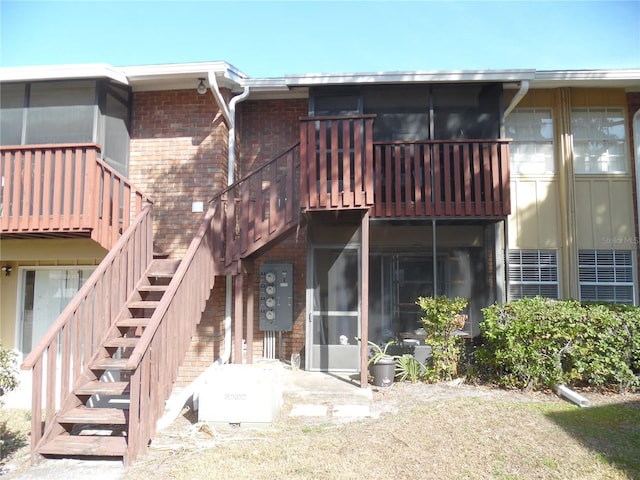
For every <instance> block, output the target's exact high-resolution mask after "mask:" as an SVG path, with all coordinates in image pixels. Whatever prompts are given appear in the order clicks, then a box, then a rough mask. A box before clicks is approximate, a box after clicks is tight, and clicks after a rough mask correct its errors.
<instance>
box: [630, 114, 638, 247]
mask: <svg viewBox="0 0 640 480" xmlns="http://www.w3.org/2000/svg"><path fill="white" fill-rule="evenodd" d="M631 123H632V125H631V128H632V129H633V145H631V148H633V149H634V161H635V170H636V197H637V198H636V214H637V215H639V216H640V110H638V111H637V112H636V113H635V114H634V115H633V120H632V122H631ZM637 228H640V226H637ZM636 235H640V232H638V231H636Z"/></svg>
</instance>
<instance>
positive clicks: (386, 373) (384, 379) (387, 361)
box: [369, 357, 396, 387]
mask: <svg viewBox="0 0 640 480" xmlns="http://www.w3.org/2000/svg"><path fill="white" fill-rule="evenodd" d="M369 372H370V373H371V376H372V377H373V384H374V385H375V386H376V387H390V386H391V385H393V379H394V377H395V376H396V359H395V358H390V357H384V358H381V359H379V360H378V361H376V362H375V363H372V364H371V365H370V366H369Z"/></svg>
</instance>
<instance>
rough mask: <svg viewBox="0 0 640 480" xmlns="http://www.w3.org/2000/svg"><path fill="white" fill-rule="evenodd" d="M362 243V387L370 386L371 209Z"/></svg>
mask: <svg viewBox="0 0 640 480" xmlns="http://www.w3.org/2000/svg"><path fill="white" fill-rule="evenodd" d="M361 235H362V240H361V245H360V251H361V253H360V256H361V259H360V277H361V279H360V285H361V287H360V289H361V294H360V296H361V302H360V303H361V305H362V306H361V312H360V316H361V320H360V330H361V332H360V338H361V339H362V342H361V343H360V387H361V388H367V387H368V386H369V376H368V368H367V367H368V353H369V211H368V210H365V212H364V215H363V216H362V226H361Z"/></svg>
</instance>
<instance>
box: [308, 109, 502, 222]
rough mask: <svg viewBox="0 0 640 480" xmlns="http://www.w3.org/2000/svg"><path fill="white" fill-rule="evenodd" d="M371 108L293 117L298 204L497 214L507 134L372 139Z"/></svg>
mask: <svg viewBox="0 0 640 480" xmlns="http://www.w3.org/2000/svg"><path fill="white" fill-rule="evenodd" d="M374 118H375V116H374V115H360V116H342V117H305V118H302V119H300V157H301V166H300V172H301V173H300V181H301V188H300V190H301V192H300V195H301V206H302V208H304V209H306V210H340V209H349V208H369V209H370V210H369V211H370V214H371V216H372V217H451V218H454V217H476V218H477V217H489V218H494V217H504V216H506V215H509V214H510V213H511V200H510V190H509V189H510V185H509V149H508V145H509V140H504V139H482V140H431V141H420V142H379V141H375V140H374V139H373V122H374Z"/></svg>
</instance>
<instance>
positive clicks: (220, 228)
mask: <svg viewBox="0 0 640 480" xmlns="http://www.w3.org/2000/svg"><path fill="white" fill-rule="evenodd" d="M299 186H300V146H299V144H296V145H294V146H293V147H291V148H289V149H288V150H286V151H284V152H283V153H281V154H280V155H278V156H277V157H275V158H274V159H272V160H270V161H268V162H266V163H265V164H264V165H262V166H261V167H259V168H258V169H256V170H255V171H253V172H252V173H251V174H249V175H247V176H246V177H245V178H243V179H241V180H239V181H238V182H236V183H235V184H233V185H231V186H229V187H228V188H226V189H225V190H223V191H222V192H220V193H219V194H217V195H216V196H215V197H214V198H213V199H212V200H211V201H210V202H209V203H210V207H209V209H208V211H207V212H206V213H205V215H204V218H203V219H202V222H201V224H200V227H199V228H198V230H197V232H196V234H195V236H194V238H193V240H192V241H191V244H190V246H189V248H188V249H187V251H186V253H185V256H184V257H183V258H182V260H181V261H180V260H169V259H153V255H152V252H153V227H152V225H153V223H152V216H151V212H152V205H151V204H147V205H146V206H145V207H144V208H143V209H142V211H141V212H140V214H139V215H138V216H137V217H136V219H135V220H134V222H133V224H132V226H131V227H130V228H129V229H127V230H126V231H125V232H124V233H123V234H122V236H121V237H120V239H119V240H118V241H117V243H116V245H115V246H114V247H113V248H112V249H111V250H110V251H109V253H108V254H107V256H106V257H105V258H104V260H103V261H102V262H101V263H100V265H99V266H98V267H97V268H96V270H95V271H94V273H93V274H92V275H91V277H90V278H89V279H87V281H86V282H85V284H84V285H83V287H82V288H81V289H80V291H79V292H78V294H77V295H76V296H75V297H74V298H73V299H72V300H71V301H70V302H69V304H68V305H67V307H66V308H65V310H64V311H63V312H62V313H61V314H60V316H59V317H58V319H56V321H55V322H54V324H53V325H52V326H51V328H50V329H49V331H48V332H47V333H46V334H45V335H44V337H43V338H42V339H41V341H40V342H39V343H38V345H36V347H34V349H33V350H32V352H31V353H30V354H29V355H28V356H27V358H26V359H25V360H24V362H23V364H22V368H23V369H25V370H31V371H32V378H33V386H32V421H31V458H32V461H33V462H36V461H37V460H38V459H39V458H40V457H41V456H53V457H79V456H80V457H82V456H91V457H119V458H122V459H123V461H124V463H125V465H128V464H131V463H132V462H133V461H134V460H135V458H136V457H137V456H138V455H139V454H140V453H143V452H144V451H146V448H147V446H148V444H149V442H150V440H151V438H153V436H154V435H155V431H156V423H157V421H158V419H159V418H160V417H161V416H162V414H163V412H164V406H165V402H166V400H167V399H168V398H169V396H170V395H171V392H172V389H173V384H174V382H175V380H176V377H177V374H178V368H179V367H180V365H181V364H182V361H183V359H184V355H185V354H186V351H187V349H188V348H189V345H190V342H191V336H192V335H193V333H194V332H195V328H196V326H197V324H198V323H199V322H200V318H201V315H202V312H203V311H204V309H205V306H206V302H207V300H208V298H209V296H210V294H211V291H212V288H213V286H214V284H215V279H216V277H217V276H220V275H236V278H239V277H240V278H241V277H242V275H243V273H242V266H241V263H242V260H243V259H246V258H248V257H251V256H252V255H257V254H259V252H260V251H261V249H264V248H268V246H269V245H270V244H271V243H272V242H275V241H277V240H278V238H279V237H281V236H282V235H283V234H285V233H286V232H288V231H290V230H291V229H292V228H294V227H295V226H296V225H298V222H299V218H300V198H299ZM239 291H240V292H242V289H240V290H239ZM241 320H242V319H240V323H241ZM237 323H238V320H236V324H237ZM236 336H238V335H237V330H236ZM240 338H242V336H241V335H240ZM234 348H236V347H234Z"/></svg>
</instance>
